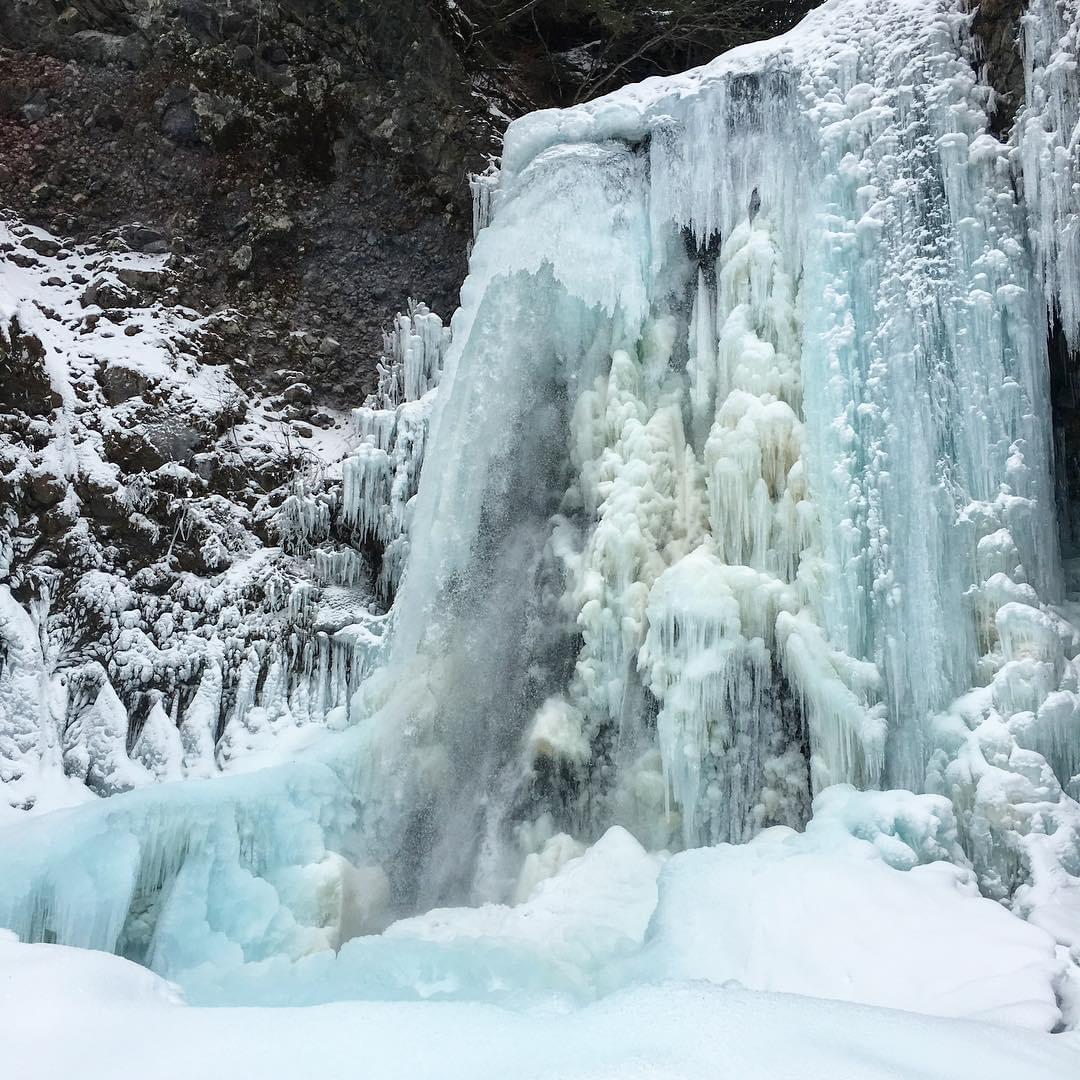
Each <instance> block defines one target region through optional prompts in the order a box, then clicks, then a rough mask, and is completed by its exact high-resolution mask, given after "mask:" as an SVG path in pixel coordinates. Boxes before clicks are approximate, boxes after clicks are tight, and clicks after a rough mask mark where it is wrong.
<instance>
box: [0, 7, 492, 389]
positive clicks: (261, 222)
mask: <svg viewBox="0 0 1080 1080" xmlns="http://www.w3.org/2000/svg"><path fill="white" fill-rule="evenodd" d="M481 104H482V103H481ZM492 135H493V130H492V128H491V126H490V124H489V122H488V120H487V118H486V111H485V110H484V109H483V108H477V105H476V99H475V98H474V97H473V95H472V94H471V92H470V87H469V83H468V79H467V77H466V75H465V72H464V70H463V68H462V66H461V63H460V61H459V59H458V57H457V55H456V53H455V52H454V50H453V49H452V48H451V47H450V45H449V44H448V43H447V42H446V40H445V39H444V37H443V33H442V30H441V29H440V26H439V24H438V23H437V22H436V20H435V19H434V18H433V16H432V14H431V12H430V11H429V9H428V7H427V5H426V4H424V3H420V2H416V0H391V2H389V3H386V4H381V5H378V6H377V7H374V6H373V5H370V4H367V3H364V2H362V0H236V2H234V3H231V4H229V5H224V4H221V3H218V2H215V0H73V2H72V3H62V2H59V0H19V2H17V3H5V4H2V5H0V148H2V152H0V205H3V206H5V207H7V208H9V209H13V210H15V211H16V212H18V213H19V214H20V215H21V216H22V217H23V218H24V219H26V220H29V221H31V222H32V223H34V224H38V225H42V226H44V227H46V228H49V229H50V230H51V231H52V232H54V233H57V234H61V235H71V236H73V237H74V238H75V239H78V240H85V239H88V238H90V237H92V236H94V235H101V234H106V233H108V232H110V231H115V232H116V235H117V238H118V239H119V240H122V241H123V242H124V243H126V244H127V245H128V246H130V247H131V248H132V249H133V250H137V251H143V252H162V253H163V252H167V251H169V250H177V251H180V252H183V253H185V254H187V255H189V256H191V257H192V259H193V260H194V263H195V264H197V270H195V271H193V272H192V273H191V275H190V280H189V281H187V282H186V283H185V289H184V291H183V296H181V297H179V298H178V299H180V300H181V302H184V303H186V304H189V305H190V306H193V307H196V308H199V309H201V310H208V309H213V308H215V307H220V306H228V307H230V308H235V309H237V310H238V311H239V312H240V314H241V316H242V319H241V321H240V323H239V325H240V327H241V332H240V334H239V335H237V338H238V339H237V340H235V341H234V342H233V343H232V345H233V346H234V348H233V349H232V350H231V351H233V352H235V354H236V355H237V356H238V357H240V358H242V359H243V360H244V361H245V362H246V364H247V365H248V368H249V371H250V372H251V373H252V375H253V376H255V377H257V376H259V375H260V374H261V373H263V372H265V371H269V370H272V369H274V368H276V367H280V366H282V364H283V363H284V362H285V360H286V359H287V355H286V354H287V353H288V348H287V344H286V342H287V339H288V335H289V333H290V332H291V331H294V330H300V329H302V330H307V331H309V332H312V333H313V334H315V335H316V337H318V338H319V339H320V340H321V338H322V337H324V336H330V337H332V339H333V340H334V341H335V342H337V343H339V344H340V349H339V350H338V351H337V352H335V353H328V352H325V351H322V352H320V351H318V350H316V356H317V357H318V359H317V360H312V361H310V362H308V363H307V364H306V365H305V369H304V375H305V378H306V379H307V380H308V381H309V382H311V383H312V385H313V387H314V389H315V391H316V393H317V395H319V396H321V397H323V398H327V397H328V396H329V398H330V399H331V403H332V404H335V405H338V406H341V405H344V404H346V401H345V400H333V399H334V398H339V399H340V398H345V399H347V400H348V401H349V402H355V401H356V400H359V399H360V398H361V397H362V395H363V392H364V391H365V390H366V389H367V388H368V386H369V384H370V382H371V368H372V365H373V363H374V360H375V358H376V357H377V355H378V346H379V342H380V336H381V330H382V327H383V326H384V325H386V323H387V322H388V321H389V319H390V318H391V317H392V315H393V314H394V312H395V311H396V310H397V308H398V307H400V306H401V305H402V304H403V302H404V300H405V299H406V298H407V295H408V294H409V293H413V294H415V295H420V296H424V297H426V298H428V299H429V300H430V301H431V303H432V304H433V305H434V306H435V307H437V308H438V309H440V310H443V311H452V310H453V308H454V306H456V299H457V296H456V292H457V288H458V286H459V284H460V282H461V279H462V277H463V275H464V259H465V253H466V247H467V241H468V227H469V226H468V222H469V208H468V205H467V188H466V185H465V177H466V174H467V173H468V172H469V171H470V170H475V169H478V168H482V167H483V165H484V162H485V154H486V153H487V152H488V151H489V150H490V148H491V146H492ZM132 222H137V223H138V224H137V225H134V226H133V225H132V224H131V223H132ZM124 284H125V285H129V286H134V287H135V288H145V287H146V286H147V285H148V284H149V283H144V282H125V283H124ZM94 289H95V286H94V285H93V284H91V285H90V290H94ZM107 299H108V297H106V296H102V297H100V298H99V299H97V300H94V299H93V297H91V299H90V301H89V302H98V303H101V304H102V306H106V304H105V301H106V300H107ZM122 299H123V298H122ZM115 306H119V302H118V303H117V304H116V305H115Z"/></svg>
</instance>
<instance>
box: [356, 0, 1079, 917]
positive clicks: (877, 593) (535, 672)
mask: <svg viewBox="0 0 1080 1080" xmlns="http://www.w3.org/2000/svg"><path fill="white" fill-rule="evenodd" d="M968 50H969V44H968V42H967V39H966V23H965V21H964V19H963V18H961V17H960V16H959V15H958V14H957V13H956V12H955V11H954V9H953V6H952V5H951V4H948V3H922V2H916V3H905V4H887V3H884V2H882V3H875V2H870V3H859V4H856V3H845V2H842V0H837V2H834V3H828V4H826V5H824V6H823V8H822V9H821V10H820V11H819V12H817V13H815V14H813V15H811V16H810V17H809V18H808V19H807V20H806V21H805V22H804V23H803V24H802V26H800V27H799V28H798V29H797V30H796V31H794V32H793V33H792V34H790V35H788V36H787V37H785V38H782V39H779V40H778V41H775V42H771V43H768V44H766V45H760V46H754V47H750V48H747V49H743V50H737V51H736V52H734V53H732V54H729V55H727V56H725V57H722V58H721V59H720V60H718V61H716V62H715V63H714V64H712V65H709V66H708V67H706V68H703V69H700V70H699V71H696V72H692V73H689V74H687V75H685V76H681V77H679V78H676V79H670V80H660V81H658V80H650V81H647V82H646V83H644V84H642V85H641V86H636V87H630V88H627V89H625V90H623V91H619V92H617V93H615V94H613V95H610V96H609V97H607V98H603V99H600V100H599V101H597V102H593V103H589V104H587V105H585V106H582V107H579V108H576V109H574V110H570V111H566V112H548V113H539V114H536V115H534V116H530V117H527V118H525V119H523V120H521V121H518V122H517V123H515V124H514V125H512V126H511V128H510V130H509V132H508V134H507V138H506V146H505V154H504V161H503V168H502V173H501V175H500V178H499V180H498V183H497V185H496V186H495V187H494V190H492V189H491V187H490V185H488V186H484V187H483V188H482V190H480V193H479V194H480V197H481V199H482V203H483V205H482V206H481V207H480V209H479V210H478V214H479V216H480V218H482V219H483V220H485V221H486V220H488V219H489V218H490V224H489V225H488V227H487V228H485V229H483V231H482V232H481V233H480V235H479V237H478V240H477V243H476V246H475V250H474V252H473V257H472V262H471V271H470V276H469V279H468V280H467V282H466V284H465V287H464V290H463V294H462V298H463V305H462V310H461V311H460V312H459V313H458V315H457V316H456V317H455V322H454V344H453V346H452V348H451V350H450V353H449V355H448V357H447V362H446V369H447V374H446V377H445V380H444V387H443V392H442V396H441V397H440V400H439V402H438V403H437V405H436V413H435V419H434V422H433V423H434V430H433V435H432V441H431V443H430V446H429V451H428V464H427V466H426V467H425V471H424V475H423V481H422V483H421V488H420V494H419V497H418V502H417V507H416V516H415V519H414V528H413V538H412V553H411V559H410V562H409V565H408V569H407V572H406V576H405V581H404V585H403V589H402V593H401V595H400V599H399V605H398V607H397V610H396V615H395V625H394V632H393V637H392V641H391V649H390V661H389V667H388V668H387V670H386V671H385V672H384V673H382V674H381V676H380V679H379V680H378V681H377V683H376V684H374V690H376V691H377V692H373V693H370V694H367V695H362V699H361V700H359V701H358V702H357V703H356V709H357V712H358V715H363V714H366V713H368V712H375V714H376V715H377V716H378V717H381V718H385V717H388V716H391V715H394V716H395V719H394V720H393V721H392V722H390V725H389V726H390V727H391V728H392V729H394V728H396V729H397V730H399V731H400V732H401V733H402V738H401V747H400V758H399V760H400V763H401V764H400V765H399V772H398V774H397V775H398V776H400V777H407V778H409V779H408V780H407V781H405V782H407V783H408V784H410V785H411V788H410V791H411V794H410V797H409V799H408V800H407V803H408V804H409V805H410V806H412V807H414V808H415V807H416V806H422V807H425V813H427V814H429V815H430V820H431V821H433V822H435V823H436V824H434V825H432V826H431V827H428V828H425V830H424V834H423V841H422V843H421V847H422V849H424V850H422V853H421V857H420V861H419V869H417V868H416V858H415V856H416V847H417V840H416V836H415V834H414V833H413V832H411V831H407V838H406V839H402V841H401V842H402V843H403V844H406V845H407V846H408V847H409V848H410V852H411V854H412V856H413V862H412V863H411V864H410V873H414V874H416V873H418V874H419V877H420V881H421V885H420V886H419V888H420V890H421V892H423V890H424V889H430V890H432V891H431V892H430V897H429V898H430V899H435V898H437V897H439V896H443V895H447V890H450V892H451V893H452V892H453V889H454V888H457V889H459V890H460V889H462V888H465V889H466V893H468V890H469V889H471V890H473V892H472V895H486V894H488V893H489V892H491V891H495V892H497V891H499V889H500V888H504V887H505V880H504V879H505V878H506V876H507V875H508V874H509V870H508V867H509V866H511V865H515V859H520V855H521V851H520V850H518V849H517V848H518V847H519V846H520V844H521V843H525V844H526V847H527V845H528V841H527V840H524V841H523V840H522V837H527V836H529V835H531V832H530V829H531V826H530V822H531V821H532V820H534V819H536V818H537V815H540V816H543V815H545V814H547V815H551V817H552V818H553V820H555V821H556V823H557V824H558V826H559V827H560V828H562V829H564V830H566V831H568V832H570V833H572V834H574V835H578V836H581V837H584V838H586V839H587V838H588V837H590V836H592V835H596V833H597V831H598V830H599V829H600V828H601V827H602V826H603V825H605V824H607V823H609V822H611V821H618V822H620V823H622V824H625V825H627V826H628V827H630V828H631V829H633V830H635V831H636V832H637V833H638V835H639V836H642V837H643V838H644V839H646V840H647V841H648V842H649V843H652V844H654V845H660V844H672V843H685V844H693V843H698V842H702V841H707V840H716V839H728V838H735V839H738V838H744V837H746V836H749V835H751V834H752V833H753V832H754V831H756V830H757V829H758V828H760V827H761V826H762V825H764V824H769V823H773V822H781V823H798V822H799V821H801V820H803V819H804V817H805V812H806V811H805V807H806V805H807V800H808V795H809V793H810V791H814V790H819V789H821V788H822V787H824V786H826V785H828V784H831V783H836V782H845V781H846V782H853V783H855V784H857V785H860V786H878V785H894V786H901V787H907V788H910V789H913V790H922V789H924V788H925V787H926V785H927V783H928V780H927V775H928V774H927V767H928V764H930V763H931V762H933V763H934V764H933V768H932V769H931V780H930V781H929V782H930V783H931V784H932V785H933V784H940V783H942V781H941V780H940V771H941V769H942V768H943V766H942V765H941V760H942V758H943V756H944V758H946V759H947V758H948V757H949V755H951V754H953V753H954V752H955V750H956V746H955V738H954V737H950V738H946V739H945V740H944V745H943V741H942V736H941V733H940V728H941V724H940V723H939V722H938V721H937V720H935V717H936V716H937V715H938V714H940V713H942V712H944V711H947V710H948V709H949V707H950V704H951V702H953V701H955V700H956V699H958V698H960V697H961V695H963V694H965V692H967V691H968V690H969V689H970V688H971V687H973V686H981V685H986V683H987V682H988V681H990V680H991V679H993V678H997V679H998V680H999V682H1004V681H1006V680H1007V679H1008V678H1010V677H1011V676H1007V675H1002V674H1001V672H1002V671H1003V670H1005V669H1006V668H1008V667H1009V665H1010V663H1013V662H1014V659H1013V654H1012V644H1011V642H1012V636H1011V631H1010V630H1009V629H1008V626H1007V624H1011V622H1012V620H1013V619H1014V618H1016V619H1018V620H1019V622H1020V623H1023V624H1024V625H1028V624H1031V623H1034V622H1038V621H1039V620H1040V619H1042V618H1044V617H1045V618H1050V616H1047V615H1045V611H1044V605H1046V604H1050V603H1054V602H1057V601H1058V600H1059V599H1060V598H1061V591H1062V585H1061V569H1060V559H1059V556H1058V549H1057V533H1056V523H1055V514H1054V504H1053V479H1052V451H1051V437H1050V424H1049V389H1048V377H1047V353H1046V322H1045V302H1044V297H1043V293H1042V288H1041V285H1040V278H1039V276H1038V273H1037V269H1038V264H1037V262H1036V261H1035V260H1033V259H1032V257H1031V255H1030V254H1029V252H1030V250H1031V249H1030V247H1029V244H1028V238H1027V222H1026V220H1025V216H1024V211H1023V208H1022V207H1021V206H1020V205H1019V204H1018V202H1017V200H1016V197H1015V195H1014V189H1013V171H1012V169H1013V166H1012V162H1011V160H1010V151H1009V148H1008V147H1007V146H1005V145H1003V144H1001V143H1000V142H998V141H997V140H996V139H995V138H994V137H993V136H992V135H991V134H990V133H989V130H988V124H987V119H986V112H985V108H984V107H985V104H986V100H987V97H986V95H987V91H986V89H985V88H984V87H981V86H980V85H978V83H977V80H976V77H975V74H974V72H973V70H972V66H971V63H970V58H969V51H968ZM566 448H568V450H569V452H568V453H567V452H566ZM522 462H528V467H527V468H523V465H522ZM1013 603H1018V604H1020V605H1022V606H1024V607H1026V608H1027V609H1028V614H1024V613H1021V614H1015V615H1009V614H1008V613H1007V612H1006V614H1004V615H1003V614H1002V612H1003V611H1005V610H1006V609H1008V610H1012V609H1011V608H1009V605H1011V604H1013ZM1025 620H1026V621H1025ZM1051 621H1052V620H1051ZM1059 631H1060V632H1059ZM1020 634H1021V636H1023V634H1024V631H1020ZM1040 640H1041V641H1043V644H1042V645H1040V646H1039V647H1038V648H1039V649H1045V650H1046V651H1047V652H1046V655H1047V657H1048V658H1047V659H1046V660H1045V661H1044V662H1045V663H1048V664H1050V665H1051V667H1052V668H1053V672H1052V673H1051V674H1049V675H1048V676H1047V678H1046V679H1045V680H1044V681H1043V682H1041V683H1039V686H1040V687H1041V689H1039V690H1032V695H1033V696H1032V697H1031V699H1030V700H1028V701H1027V706H1026V707H1027V710H1028V711H1029V712H1033V714H1034V715H1036V720H1035V721H1034V724H1033V728H1032V730H1031V731H1030V732H1029V733H1027V734H1026V735H1025V738H1026V739H1027V743H1026V745H1034V743H1035V742H1036V741H1037V740H1038V739H1039V738H1042V739H1046V740H1049V741H1052V737H1051V736H1050V734H1049V731H1050V729H1051V727H1053V729H1054V730H1060V729H1059V728H1058V727H1057V726H1055V725H1057V724H1058V721H1056V720H1051V719H1050V718H1049V717H1048V718H1047V719H1046V720H1045V721H1041V720H1039V719H1038V709H1039V708H1040V707H1041V705H1042V701H1043V699H1044V698H1045V697H1046V695H1047V694H1049V693H1050V692H1051V689H1054V690H1057V689H1058V688H1059V687H1065V692H1069V691H1068V689H1067V684H1068V682H1069V679H1071V678H1072V677H1073V676H1072V675H1071V674H1069V672H1071V660H1070V659H1069V658H1070V657H1071V656H1072V655H1073V654H1074V652H1075V647H1074V645H1073V644H1072V641H1071V638H1070V633H1069V631H1068V630H1066V629H1064V628H1063V627H1060V626H1059V627H1057V629H1055V630H1053V631H1049V632H1048V636H1047V637H1046V638H1045V640H1044V639H1042V638H1040ZM1021 651H1022V652H1023V651H1025V650H1023V649H1022V650H1021ZM1050 654H1053V656H1054V658H1055V659H1052V660H1051V659H1049V655H1050ZM1042 655H1043V654H1042V653H1040V656H1042ZM432 672H436V673H437V675H436V676H435V677H433V676H432ZM419 679H423V680H426V681H427V682H428V685H429V686H430V687H431V689H430V691H429V694H428V695H427V696H425V697H423V698H422V699H418V698H417V697H415V696H414V697H412V698H410V699H409V701H408V702H405V701H404V698H403V696H402V695H401V694H396V695H395V692H394V689H393V688H394V687H395V686H397V685H399V684H400V683H403V682H415V681H416V680H419ZM1062 679H1064V682H1062V681H1061V680H1062ZM368 689H369V690H372V689H373V687H369V688H368ZM380 695H381V696H380ZM997 707H998V708H999V709H1000V708H1001V707H1002V706H1001V704H1000V701H999V702H998V706H997ZM1062 707H1063V708H1066V707H1065V706H1064V705H1063V706H1062ZM1005 708H1006V712H1008V707H1005ZM1071 709H1072V704H1071V699H1070V704H1069V705H1068V706H1067V709H1066V711H1067V712H1068V717H1069V719H1068V720H1066V721H1065V727H1067V728H1069V730H1070V731H1072V727H1071V725H1072V724H1073V723H1074V722H1075V719H1074V713H1073V712H1072V711H1069V710H1071ZM380 710H381V711H380ZM997 715H1000V713H994V712H993V710H991V709H990V708H989V707H988V709H987V710H986V711H985V712H984V713H982V714H980V716H979V717H978V718H975V717H972V718H970V720H969V723H970V724H971V725H972V726H975V727H978V724H979V722H981V721H984V720H985V721H986V722H988V723H995V722H996V719H995V716H997ZM1036 729H1038V730H1039V731H1041V732H1042V733H1043V734H1042V735H1039V736H1036V735H1035V730H1036ZM1070 738H1072V736H1071V735H1070ZM1049 741H1048V742H1047V743H1046V745H1049ZM429 743H430V745H428V744H429ZM421 745H423V746H425V747H426V748H425V749H424V750H423V751H419V750H418V747H419V746H421ZM418 753H422V754H423V755H424V757H425V760H427V759H430V758H431V757H432V755H433V754H434V755H435V757H437V759H438V761H439V771H438V772H437V774H436V779H435V781H434V783H433V785H432V786H431V787H430V788H426V787H425V786H424V784H423V782H422V781H421V782H416V781H415V777H416V776H417V775H425V774H424V772H423V770H418V769H417V768H415V762H416V755H417V754H418ZM478 762H480V763H482V767H480V768H477V763H478ZM1058 767H1059V768H1065V767H1066V766H1065V765H1064V762H1063V761H1060V760H1059V766H1058ZM1006 771H1008V769H1007V768H1006ZM1060 779H1061V781H1062V782H1063V783H1068V781H1069V779H1070V777H1069V776H1067V775H1062V776H1061V777H1060ZM447 790H450V791H452V792H453V795H452V796H450V797H447V795H446V791H447ZM978 798H979V797H978V796H975V801H976V802H978ZM1050 801H1051V802H1053V803H1054V805H1055V806H1056V807H1058V808H1059V809H1060V811H1061V813H1062V814H1063V815H1064V816H1065V817H1066V818H1068V817H1069V815H1070V814H1071V813H1072V810H1071V806H1072V804H1071V802H1069V800H1068V799H1067V798H1066V797H1065V796H1064V795H1063V794H1062V795H1061V797H1060V798H1058V797H1056V796H1055V797H1054V798H1053V799H1051V800H1050ZM1066 807H1069V808H1070V809H1066ZM1020 817H1022V818H1024V821H1025V822H1026V824H1017V823H1016V822H1012V823H1011V824H1010V828H1013V826H1015V827H1016V828H1017V829H1019V830H1020V832H1023V831H1024V830H1025V829H1026V828H1028V827H1029V826H1030V824H1031V821H1032V815H1031V814H1021V815H1020ZM971 827H972V828H973V829H974V828H976V826H975V825H974V823H973V824H972V826H971ZM979 827H986V828H991V831H993V829H992V827H991V826H990V825H988V824H987V822H986V820H983V821H982V822H981V824H980V826H979ZM405 835H406V834H405V833H403V836H405ZM477 836H479V837H482V838H484V839H483V840H482V841H481V842H480V843H479V846H478V847H476V848H475V850H474V855H473V859H474V861H475V869H474V871H472V878H471V883H470V882H469V881H468V878H467V876H466V877H463V870H462V860H461V857H460V852H461V850H462V847H463V846H465V847H468V846H469V838H470V837H477ZM991 846H992V847H994V849H995V852H996V853H995V854H993V855H991V854H987V856H986V859H987V861H988V862H989V863H995V864H999V863H1001V862H1002V860H1005V861H1007V858H1008V859H1013V860H1014V862H1015V864H1016V866H1019V865H1020V864H1021V863H1023V862H1024V857H1023V856H1022V855H1021V854H1019V850H1018V849H1017V848H1016V846H1015V845H1014V844H1012V842H1011V841H1010V840H1009V839H1007V838H1002V837H1000V836H999V837H998V838H997V839H996V840H994V841H993V842H992V845H991ZM1003 848H1010V850H1011V851H1013V854H1011V855H1009V856H1008V857H1007V858H1006V857H1005V856H1003V855H1001V854H1000V852H1001V850H1002V849H1003ZM451 850H452V851H454V852H456V853H457V855H456V856H455V857H454V859H453V866H454V874H453V878H454V881H453V882H449V881H446V880H442V879H441V877H440V875H441V874H442V873H443V868H445V867H446V866H447V865H448V864H449V862H450V861H451V857H450V854H449V853H450V851H451ZM511 852H513V854H512V855H511V854H510V853H511ZM393 859H394V856H391V861H393ZM1016 866H1014V867H1013V869H1012V870H1010V871H1009V872H1008V873H1006V875H1005V876H1007V877H1009V879H1010V880H1011V881H1013V883H1014V884H1015V883H1016V881H1017V880H1019V879H1018V876H1017V875H1018V874H1022V872H1021V871H1019V870H1017V869H1016ZM1000 870H1001V866H1000V865H998V866H997V867H996V869H990V868H987V871H986V872H987V875H988V876H993V875H994V874H996V873H998V872H999V871H1000ZM463 882H464V884H463Z"/></svg>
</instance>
